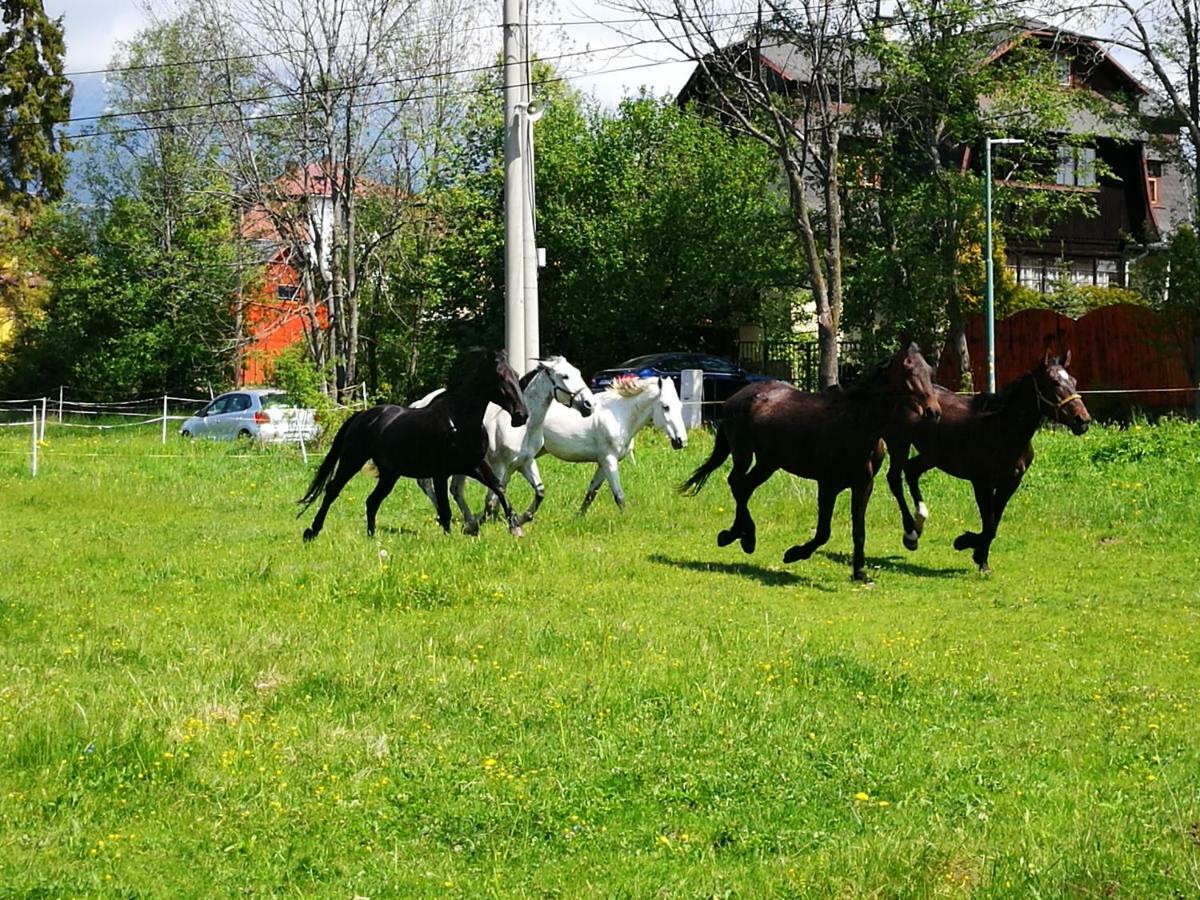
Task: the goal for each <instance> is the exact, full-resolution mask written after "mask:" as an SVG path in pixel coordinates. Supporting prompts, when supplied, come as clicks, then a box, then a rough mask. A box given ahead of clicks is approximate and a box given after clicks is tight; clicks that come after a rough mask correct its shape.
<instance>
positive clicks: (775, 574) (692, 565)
mask: <svg viewBox="0 0 1200 900" xmlns="http://www.w3.org/2000/svg"><path fill="white" fill-rule="evenodd" d="M646 559H647V560H649V561H650V562H652V563H655V564H656V565H660V566H674V567H675V568H677V569H687V570H688V571H690V572H704V573H706V574H711V573H713V572H717V573H720V574H722V575H736V576H738V577H739V578H751V579H753V580H755V581H757V582H759V584H765V585H767V586H768V587H779V586H789V585H790V586H793V587H807V588H812V589H813V590H817V591H824V592H825V593H827V594H831V593H833V592H834V591H833V588H831V587H829V586H828V585H825V584H821V583H820V582H816V581H812V580H811V579H808V578H805V577H803V576H802V575H797V574H796V573H795V572H782V571H776V570H774V569H767V568H764V567H763V566H756V565H754V564H753V563H746V562H738V563H729V562H706V561H704V560H698V559H673V558H671V557H669V556H666V555H665V554H662V553H651V554H650V555H649V556H648V557H646Z"/></svg>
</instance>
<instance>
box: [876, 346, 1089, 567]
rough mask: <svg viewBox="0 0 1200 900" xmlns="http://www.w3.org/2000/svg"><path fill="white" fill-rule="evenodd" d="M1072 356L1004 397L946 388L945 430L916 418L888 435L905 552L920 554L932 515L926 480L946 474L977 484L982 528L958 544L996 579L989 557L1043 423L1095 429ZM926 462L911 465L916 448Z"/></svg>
mask: <svg viewBox="0 0 1200 900" xmlns="http://www.w3.org/2000/svg"><path fill="white" fill-rule="evenodd" d="M1070 363H1071V354H1070V353H1067V355H1066V358H1065V359H1063V360H1062V361H1061V362H1060V361H1059V360H1058V359H1056V358H1054V357H1053V356H1051V355H1050V353H1047V354H1046V355H1045V357H1044V358H1043V359H1042V360H1041V361H1039V362H1038V364H1037V365H1036V366H1034V367H1033V369H1031V370H1030V371H1029V372H1026V373H1025V374H1024V375H1022V376H1020V377H1019V378H1017V379H1015V380H1013V381H1012V382H1010V383H1009V384H1008V385H1006V386H1005V387H1004V389H1003V390H1002V391H1000V392H999V393H997V394H976V395H975V396H973V397H964V396H960V395H958V394H955V393H954V392H953V391H948V390H946V388H944V387H941V386H938V388H937V395H938V402H939V403H940V404H941V407H942V418H941V420H940V421H938V422H937V423H932V422H926V421H920V420H918V419H917V418H915V417H913V416H911V415H909V416H907V417H906V418H905V420H903V421H902V422H901V423H900V427H898V428H895V429H891V430H890V431H889V432H888V434H887V435H886V439H887V445H888V449H889V453H890V455H891V460H892V462H891V465H890V466H889V467H888V474H887V480H888V487H890V488H891V490H892V494H894V495H895V497H896V502H897V503H898V504H899V505H900V518H901V521H902V522H903V524H904V546H905V547H907V548H908V549H909V550H916V549H917V545H918V543H919V542H920V538H921V533H922V532H923V531H924V528H925V520H926V519H927V518H928V516H929V510H928V508H927V507H926V506H925V501H924V500H923V499H922V497H921V483H920V482H921V476H922V475H924V474H925V473H926V472H928V471H929V470H930V469H934V468H937V469H941V470H942V471H943V472H946V473H948V474H950V475H953V476H954V477H955V478H962V479H964V480H965V481H969V482H971V484H972V486H973V487H974V488H975V503H976V504H977V505H978V507H979V518H980V520H981V523H980V524H981V528H980V530H979V531H978V532H975V531H966V532H963V533H962V534H960V535H959V536H958V537H957V538H956V539H955V541H954V549H955V550H972V551H973V553H972V557H973V558H974V560H975V564H976V565H977V566H979V571H981V572H987V571H988V551H989V550H990V549H991V546H992V540H993V539H994V538H995V537H996V528H997V527H998V526H999V524H1000V517H1001V516H1003V515H1004V507H1005V505H1007V503H1008V501H1009V498H1010V497H1012V495H1013V492H1014V491H1016V489H1017V487H1018V486H1019V485H1020V484H1021V479H1022V478H1024V477H1025V472H1026V471H1027V470H1028V469H1029V466H1030V465H1031V464H1032V463H1033V446H1032V445H1031V444H1030V440H1031V439H1032V437H1033V433H1034V432H1035V431H1036V430H1037V428H1038V425H1040V424H1041V423H1042V420H1043V419H1048V420H1050V421H1052V422H1059V423H1060V424H1063V425H1066V426H1068V427H1069V428H1070V429H1071V430H1072V431H1073V432H1075V434H1083V433H1084V432H1085V431H1087V429H1088V425H1089V424H1090V423H1091V421H1092V417H1091V416H1090V415H1089V414H1088V411H1087V407H1086V406H1084V405H1083V398H1081V397H1080V396H1079V393H1078V392H1077V391H1076V390H1075V379H1074V378H1072V377H1071V375H1070V373H1069V372H1068V371H1067V366H1068V365H1070ZM910 446H914V447H916V448H917V452H918V455H917V456H915V457H913V458H912V459H909V458H908V448H909V447H910ZM901 476H903V477H904V478H905V479H906V480H907V481H908V489H909V490H910V491H911V492H912V498H913V503H915V504H916V507H917V514H916V517H915V518H914V516H913V514H912V513H911V512H910V511H909V509H908V504H907V503H906V502H905V500H904V487H903V485H902V484H901V482H900V479H901Z"/></svg>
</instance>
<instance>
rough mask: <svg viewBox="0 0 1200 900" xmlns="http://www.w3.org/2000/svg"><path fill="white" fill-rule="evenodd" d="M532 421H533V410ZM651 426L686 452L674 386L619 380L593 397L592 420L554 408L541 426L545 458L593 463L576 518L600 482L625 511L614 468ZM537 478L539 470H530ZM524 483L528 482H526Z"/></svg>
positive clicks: (659, 381) (655, 380) (663, 381)
mask: <svg viewBox="0 0 1200 900" xmlns="http://www.w3.org/2000/svg"><path fill="white" fill-rule="evenodd" d="M530 415H531V416H532V415H533V411H532V409H531V410H530ZM651 422H653V423H654V424H655V426H656V427H657V428H658V429H659V430H660V431H662V432H663V434H665V435H666V436H667V437H668V438H670V440H671V446H672V447H674V448H675V449H676V450H680V449H682V448H683V447H686V446H687V428H686V427H685V426H684V424H683V404H682V403H681V402H680V400H679V392H678V391H677V390H675V382H673V381H672V380H671V379H670V378H637V377H634V376H632V375H630V376H624V377H620V378H618V379H617V380H615V381H614V382H613V383H612V387H611V388H610V389H609V390H607V391H602V392H601V393H599V394H597V395H596V409H595V412H594V413H593V414H592V416H591V418H589V419H585V418H583V416H580V415H579V414H577V413H575V412H573V411H571V410H568V409H561V408H559V407H554V408H553V409H551V410H550V411H549V413H548V414H547V415H546V420H545V423H544V425H543V428H544V430H545V435H546V448H545V451H544V452H546V453H550V454H552V455H553V456H557V457H558V458H559V459H565V460H566V461H567V462H592V463H595V464H596V476H595V477H594V478H593V479H592V483H591V485H589V486H588V491H587V494H586V495H585V496H584V498H583V506H581V507H580V508H579V515H581V516H582V515H583V514H584V513H586V512H587V509H588V507H589V506H591V504H592V501H593V500H595V499H596V493H597V492H598V491H599V490H600V485H601V484H602V483H603V482H604V479H605V478H607V479H608V485H609V487H610V488H612V493H613V499H614V500H615V501H616V503H617V506H618V507H619V508H620V509H624V508H625V492H624V491H622V490H621V478H620V476H619V475H618V474H617V463H618V462H619V461H620V460H622V459H624V458H625V457H626V456H628V455H629V451H630V450H632V449H633V438H634V435H636V434H637V433H638V432H639V431H641V430H642V429H643V428H645V427H646V426H647V425H649V424H650V423H651ZM533 470H534V473H535V477H537V478H538V480H539V481H540V480H541V477H540V475H537V466H536V464H534V465H533ZM526 477H528V476H526Z"/></svg>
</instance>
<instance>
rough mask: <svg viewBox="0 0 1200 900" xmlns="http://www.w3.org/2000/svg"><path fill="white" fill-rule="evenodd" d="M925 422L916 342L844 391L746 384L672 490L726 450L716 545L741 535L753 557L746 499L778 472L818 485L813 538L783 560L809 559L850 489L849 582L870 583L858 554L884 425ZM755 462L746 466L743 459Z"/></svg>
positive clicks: (686, 487)
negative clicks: (724, 499) (699, 460)
mask: <svg viewBox="0 0 1200 900" xmlns="http://www.w3.org/2000/svg"><path fill="white" fill-rule="evenodd" d="M907 414H911V415H914V416H918V417H920V418H923V419H925V420H927V421H936V419H937V418H938V416H939V415H941V409H940V407H939V405H938V397H937V394H936V393H935V391H934V386H933V369H932V368H931V367H930V365H929V363H927V362H926V361H925V357H923V356H922V355H921V351H920V348H918V347H917V345H916V344H910V345H909V346H908V348H907V349H905V350H902V351H900V352H898V353H896V354H895V355H894V356H892V357H891V359H889V360H887V361H886V362H884V363H881V364H880V365H879V366H877V367H876V368H875V369H874V370H872V371H871V372H869V373H867V374H866V375H865V376H864V378H863V379H862V380H861V381H860V382H859V383H857V384H856V385H854V386H853V387H850V388H847V389H845V390H843V389H841V388H837V387H833V388H829V389H827V390H825V391H822V392H821V393H808V392H805V391H799V390H797V389H796V388H794V387H792V386H791V385H789V384H784V383H783V382H772V383H767V384H762V383H758V384H748V385H746V386H745V387H744V388H742V389H741V390H739V391H738V392H737V393H736V394H734V395H733V396H732V397H730V398H729V399H728V400H726V401H725V404H724V406H723V408H722V414H721V424H720V425H719V426H718V428H717V435H716V442H715V444H714V445H713V450H712V454H711V455H710V456H709V458H708V459H707V460H706V461H705V462H704V463H703V464H702V465H701V466H700V467H699V468H697V469H696V471H695V472H693V473H692V475H691V477H690V478H688V480H687V481H685V482H684V483H683V484H682V485H681V486H680V488H679V491H680V493H684V494H687V493H690V494H695V493H697V492H699V490H700V489H701V488H702V487H703V486H704V482H705V481H706V480H707V479H708V477H709V475H711V474H712V473H713V472H714V471H715V470H716V469H717V468H719V467H720V466H721V464H722V463H724V462H725V460H726V459H727V458H728V457H729V456H730V455H732V456H733V469H732V471H731V472H730V473H729V489H730V491H731V492H732V493H733V499H734V502H735V503H736V504H737V510H736V512H735V513H734V517H733V524H732V525H731V526H730V527H729V528H728V529H726V530H725V531H722V532H720V533H719V534H718V535H717V546H719V547H724V546H727V545H728V544H731V543H733V541H735V540H740V541H741V545H742V550H744V551H745V552H746V553H753V552H754V547H755V543H756V534H755V524H754V519H753V518H751V516H750V508H749V502H750V496H751V495H752V494H753V493H754V491H755V490H757V489H758V487H759V486H760V485H761V484H763V483H764V482H765V481H766V480H767V479H768V478H770V477H771V476H772V475H773V474H774V473H775V472H776V471H777V470H778V469H783V470H784V471H785V472H790V473H791V474H793V475H798V476H800V477H801V478H810V479H812V480H814V481H816V482H817V530H816V533H815V534H814V535H813V538H812V540H810V541H808V542H807V543H805V544H797V545H796V546H793V547H791V548H790V549H788V551H787V552H786V553H784V555H783V561H784V562H785V563H791V562H795V561H796V560H799V559H808V558H809V557H810V556H812V554H813V552H814V551H815V550H816V549H817V548H818V547H820V546H822V545H823V544H825V543H826V542H827V541H828V540H829V533H830V522H831V520H832V518H833V507H834V503H835V501H836V500H837V497H838V495H839V494H840V493H841V492H842V491H844V490H846V489H847V488H849V489H850V508H851V519H852V523H853V525H852V531H853V536H854V556H853V559H852V561H851V572H852V577H853V579H854V580H855V581H864V582H866V581H870V579H869V578H868V577H867V572H866V568H865V561H864V557H863V545H864V543H865V542H866V512H867V502H868V501H869V500H870V498H871V490H872V488H873V486H874V483H875V473H876V472H877V471H878V469H879V466H880V464H881V463H882V462H883V455H884V447H883V442H882V440H881V438H882V435H883V433H884V431H885V430H886V429H887V428H888V427H889V426H890V425H891V424H892V423H893V422H894V421H896V420H897V418H898V417H900V416H902V415H907ZM752 458H753V460H754V467H753V468H751V467H750V463H751V459H752Z"/></svg>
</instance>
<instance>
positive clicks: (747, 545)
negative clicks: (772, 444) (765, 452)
mask: <svg viewBox="0 0 1200 900" xmlns="http://www.w3.org/2000/svg"><path fill="white" fill-rule="evenodd" d="M774 474H775V467H774V466H768V465H766V464H764V463H763V461H762V460H761V459H760V460H759V461H758V462H757V463H756V464H755V466H754V468H753V469H751V470H750V471H749V472H747V473H745V475H743V476H742V477H741V478H740V479H738V482H737V485H736V487H734V486H732V485H731V487H732V488H733V499H734V501H735V502H736V503H737V512H736V513H735V514H734V520H733V522H734V524H733V527H734V529H735V530H736V531H737V533H738V534H739V535H740V536H741V544H742V552H743V553H753V552H754V548H755V546H756V545H757V543H758V528H757V526H756V525H755V524H754V517H753V516H751V515H750V498H751V497H752V496H753V495H754V492H755V491H756V490H758V489H759V488H760V487H761V486H762V484H763V482H765V481H766V480H767V479H768V478H770V477H771V476H772V475H774Z"/></svg>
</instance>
